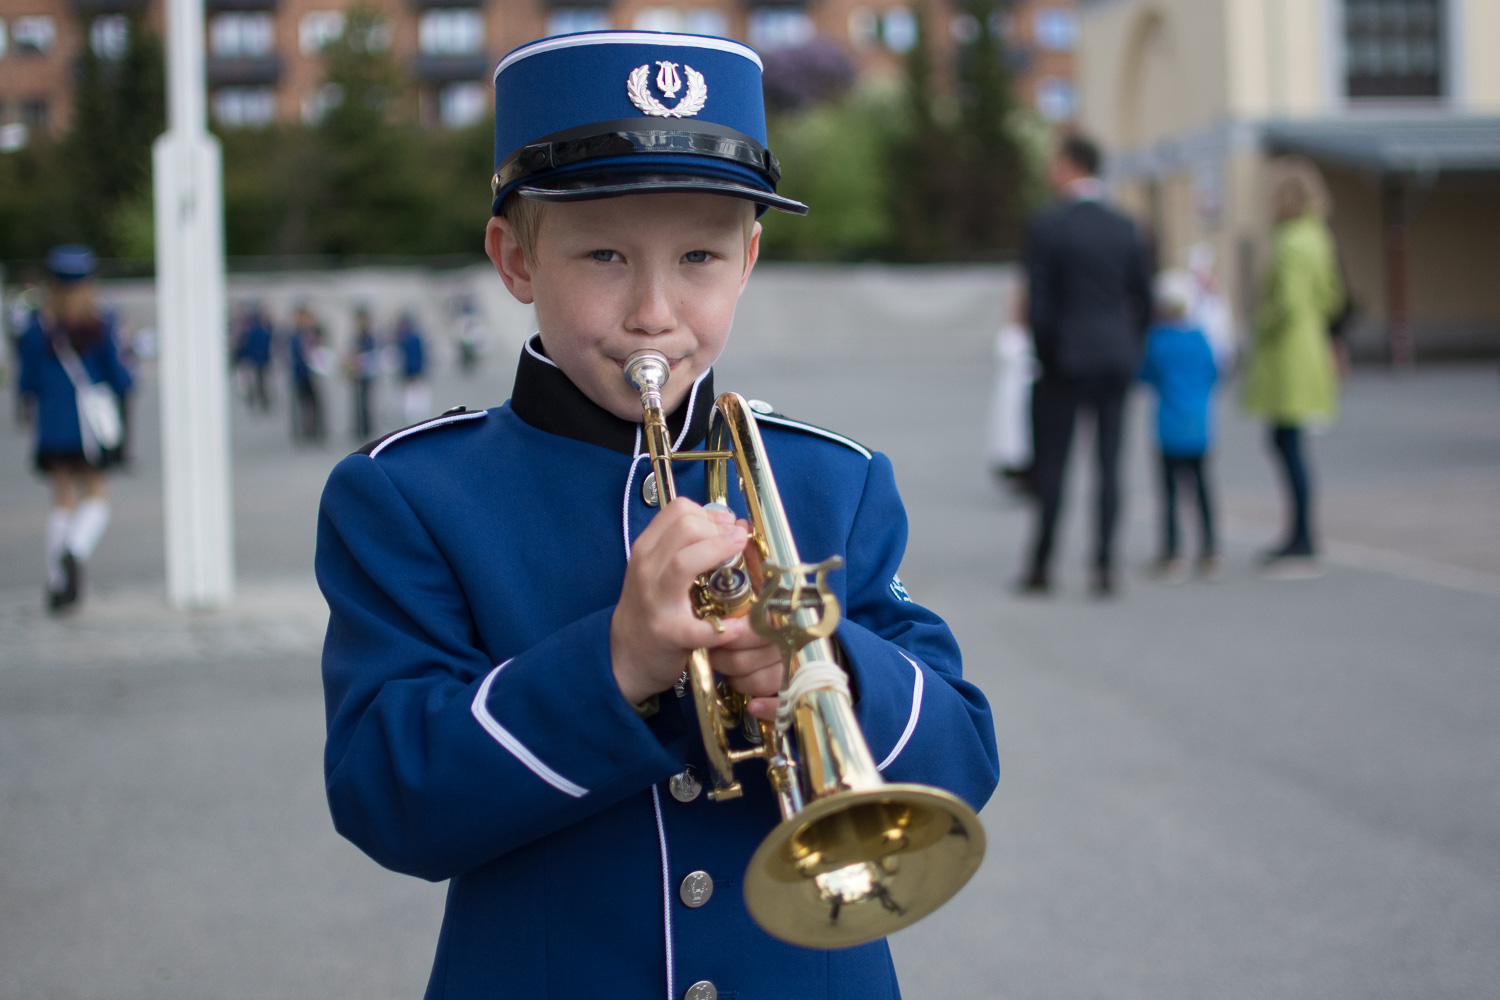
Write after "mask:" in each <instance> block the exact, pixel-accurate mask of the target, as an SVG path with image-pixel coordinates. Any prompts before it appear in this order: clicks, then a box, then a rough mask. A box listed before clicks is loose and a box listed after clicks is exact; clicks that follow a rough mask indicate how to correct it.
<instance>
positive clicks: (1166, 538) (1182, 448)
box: [1141, 270, 1219, 583]
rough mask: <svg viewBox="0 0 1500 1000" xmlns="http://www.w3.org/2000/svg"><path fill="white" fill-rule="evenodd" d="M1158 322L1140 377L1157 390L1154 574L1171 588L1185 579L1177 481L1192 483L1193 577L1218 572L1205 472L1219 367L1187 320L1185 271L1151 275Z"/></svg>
mask: <svg viewBox="0 0 1500 1000" xmlns="http://www.w3.org/2000/svg"><path fill="white" fill-rule="evenodd" d="M1154 291H1155V295H1154V299H1155V311H1156V324H1155V325H1154V326H1152V327H1151V330H1150V332H1149V333H1148V334H1147V335H1146V354H1145V358H1144V359H1143V360H1142V361H1141V379H1142V381H1145V382H1147V383H1149V384H1150V385H1151V386H1152V387H1153V388H1155V389H1156V393H1157V397H1158V403H1157V410H1156V436H1157V442H1158V444H1159V445H1160V447H1161V475H1162V524H1163V528H1162V549H1161V558H1160V559H1158V560H1157V562H1156V566H1155V568H1154V573H1155V575H1156V576H1158V577H1159V578H1161V579H1163V580H1165V581H1167V582H1169V583H1180V582H1182V581H1183V580H1184V579H1186V578H1187V567H1186V566H1185V565H1184V563H1183V562H1182V560H1180V559H1179V558H1178V556H1177V481H1178V480H1179V479H1189V480H1191V482H1192V484H1193V488H1194V490H1195V492H1196V495H1197V498H1198V516H1199V521H1200V524H1201V525H1202V548H1201V549H1200V550H1199V555H1198V575H1199V576H1201V577H1203V578H1204V579H1213V578H1215V577H1216V576H1217V575H1218V572H1219V563H1218V555H1217V551H1216V548H1215V545H1214V517H1213V500H1212V495H1211V491H1210V490H1209V487H1208V469H1207V467H1206V462H1207V457H1208V448H1209V444H1210V443H1211V441H1212V438H1213V434H1212V419H1211V418H1212V402H1213V389H1214V383H1215V382H1216V381H1217V380H1218V377H1219V372H1218V366H1217V365H1216V364H1215V362H1214V352H1213V348H1212V347H1210V346H1209V343H1208V338H1207V337H1205V336H1204V333H1203V328H1202V327H1201V326H1199V325H1198V324H1197V323H1196V322H1194V321H1193V320H1192V319H1191V318H1190V317H1191V314H1192V309H1193V294H1194V287H1193V276H1192V275H1191V274H1190V273H1188V272H1187V271H1182V270H1171V271H1163V272H1162V273H1161V274H1159V275H1158V276H1157V278H1156V287H1155V290H1154Z"/></svg>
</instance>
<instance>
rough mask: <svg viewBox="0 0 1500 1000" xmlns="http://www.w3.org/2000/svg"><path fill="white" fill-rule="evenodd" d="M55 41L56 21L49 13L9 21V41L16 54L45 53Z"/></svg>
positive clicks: (36, 54)
mask: <svg viewBox="0 0 1500 1000" xmlns="http://www.w3.org/2000/svg"><path fill="white" fill-rule="evenodd" d="M56 41H57V22H56V21H54V20H53V19H52V18H51V17H50V16H49V15H46V14H38V15H35V16H33V17H18V18H16V19H15V20H14V21H12V22H11V23H10V43H11V45H12V46H14V47H15V50H16V52H17V54H20V53H26V54H28V55H34V56H40V55H46V54H47V53H48V52H50V51H51V50H52V45H53V43H54V42H56Z"/></svg>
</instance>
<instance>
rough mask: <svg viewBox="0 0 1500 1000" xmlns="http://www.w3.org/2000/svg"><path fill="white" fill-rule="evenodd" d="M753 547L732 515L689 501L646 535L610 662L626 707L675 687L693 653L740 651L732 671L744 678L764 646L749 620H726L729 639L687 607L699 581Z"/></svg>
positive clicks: (677, 504) (674, 506) (615, 622)
mask: <svg viewBox="0 0 1500 1000" xmlns="http://www.w3.org/2000/svg"><path fill="white" fill-rule="evenodd" d="M749 539H750V535H749V532H748V531H747V530H746V528H745V526H744V524H743V522H740V523H736V521H735V519H734V515H733V514H731V513H730V512H728V511H722V510H706V509H704V508H703V507H701V506H699V505H698V504H696V503H694V502H693V501H691V500H689V499H687V498H686V497H678V498H677V499H676V500H673V501H672V502H671V503H669V504H667V506H666V507H665V508H664V509H663V510H662V512H661V513H660V514H658V515H657V516H656V518H655V519H654V520H653V521H652V522H651V523H650V524H649V525H647V526H646V530H645V531H642V532H641V534H640V537H639V538H637V539H636V540H635V544H634V546H632V548H631V553H630V564H629V565H628V566H627V567H626V568H625V585H624V586H623V587H622V588H621V590H620V601H619V603H618V604H616V605H615V613H614V615H613V617H612V618H611V619H610V623H609V655H610V662H611V664H612V667H613V669H614V675H615V683H616V684H618V685H619V686H620V693H621V694H622V695H624V696H625V700H626V701H628V702H630V703H631V704H638V703H640V702H642V701H645V700H646V699H647V698H649V697H651V696H652V695H653V694H657V693H659V692H661V691H665V690H666V689H667V688H669V687H671V686H672V685H673V683H675V682H676V680H677V678H678V677H680V676H681V675H682V670H683V668H684V667H685V666H686V665H687V658H688V654H689V652H691V651H692V650H694V649H698V648H720V647H725V648H729V647H733V648H734V652H733V653H732V655H730V657H729V660H727V661H726V663H727V665H728V667H729V669H731V670H739V669H740V668H741V666H742V663H741V661H740V659H739V654H740V653H744V652H746V651H748V650H749V649H751V648H753V647H755V646H758V645H759V644H760V642H761V640H760V637H759V636H756V635H755V634H754V633H752V632H750V629H749V623H748V622H747V621H746V620H745V619H743V618H728V619H725V620H724V623H723V624H724V631H723V632H718V631H715V630H714V627H713V625H711V624H710V623H708V622H706V621H704V620H702V619H701V618H699V617H698V616H697V615H695V614H693V607H692V602H691V601H690V600H689V599H688V591H689V589H690V588H691V587H692V584H693V581H694V580H695V579H696V578H697V577H698V576H699V575H700V574H702V573H706V572H708V571H709V570H711V569H713V568H714V567H715V566H717V565H719V564H720V563H722V562H724V561H725V560H726V559H729V558H732V557H733V556H734V555H736V554H737V553H739V552H741V551H742V550H743V549H744V548H745V544H746V542H748V541H749ZM747 635H748V636H749V640H752V641H747V640H746V639H745V637H746V636H747ZM751 659H752V660H753V659H754V658H753V657H752V658H751ZM778 662H779V661H778ZM743 665H744V666H746V667H748V666H750V664H743ZM749 672H750V673H752V674H753V673H754V671H753V670H751V671H749ZM778 681H779V678H778ZM757 684H759V682H757ZM774 692H775V688H774V687H773V688H772V693H774ZM757 693H758V691H757Z"/></svg>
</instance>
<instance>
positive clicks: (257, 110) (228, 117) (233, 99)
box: [213, 87, 276, 128]
mask: <svg viewBox="0 0 1500 1000" xmlns="http://www.w3.org/2000/svg"><path fill="white" fill-rule="evenodd" d="M213 107H214V120H215V121H217V122H218V123H219V124H220V125H227V126H230V127H240V128H244V127H258V126H264V125H269V124H271V123H272V122H273V121H275V120H276V92H275V91H274V90H272V89H271V88H270V87H220V88H219V89H218V90H215V91H214V96H213Z"/></svg>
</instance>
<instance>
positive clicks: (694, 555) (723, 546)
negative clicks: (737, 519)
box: [663, 527, 748, 591]
mask: <svg viewBox="0 0 1500 1000" xmlns="http://www.w3.org/2000/svg"><path fill="white" fill-rule="evenodd" d="M747 540H748V539H747V537H746V535H745V532H744V529H743V528H737V527H730V528H729V529H728V530H727V531H725V532H724V533H723V534H720V535H714V536H711V537H709V538H703V539H699V540H698V541H695V542H692V543H691V544H689V545H686V546H684V547H682V548H680V549H678V550H677V552H676V554H675V555H673V556H672V557H671V559H670V560H669V561H668V564H667V566H666V572H665V573H664V574H663V576H664V579H670V580H671V581H672V583H673V584H674V585H675V584H676V583H677V582H679V581H680V583H681V586H682V588H683V590H684V591H686V589H687V588H688V586H689V585H691V584H692V582H693V580H694V579H696V578H697V577H698V576H699V575H700V574H703V573H707V572H708V571H709V570H711V569H713V568H714V567H715V566H718V565H719V564H720V563H722V562H724V560H726V559H729V558H731V557H733V556H734V555H736V554H737V553H738V552H739V551H740V550H741V549H743V548H744V547H745V542H746V541H747Z"/></svg>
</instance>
